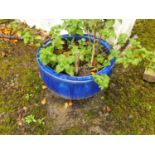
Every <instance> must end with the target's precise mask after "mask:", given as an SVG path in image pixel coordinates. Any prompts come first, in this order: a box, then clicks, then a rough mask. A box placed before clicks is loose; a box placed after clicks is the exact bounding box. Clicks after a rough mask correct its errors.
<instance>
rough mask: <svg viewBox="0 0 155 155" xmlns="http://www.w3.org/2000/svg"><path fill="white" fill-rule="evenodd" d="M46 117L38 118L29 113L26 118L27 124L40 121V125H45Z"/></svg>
mask: <svg viewBox="0 0 155 155" xmlns="http://www.w3.org/2000/svg"><path fill="white" fill-rule="evenodd" d="M44 119H45V118H39V119H36V118H35V116H34V115H32V114H31V115H28V116H26V117H25V118H24V120H25V122H26V123H27V124H32V123H38V124H39V125H44V124H45V122H44Z"/></svg>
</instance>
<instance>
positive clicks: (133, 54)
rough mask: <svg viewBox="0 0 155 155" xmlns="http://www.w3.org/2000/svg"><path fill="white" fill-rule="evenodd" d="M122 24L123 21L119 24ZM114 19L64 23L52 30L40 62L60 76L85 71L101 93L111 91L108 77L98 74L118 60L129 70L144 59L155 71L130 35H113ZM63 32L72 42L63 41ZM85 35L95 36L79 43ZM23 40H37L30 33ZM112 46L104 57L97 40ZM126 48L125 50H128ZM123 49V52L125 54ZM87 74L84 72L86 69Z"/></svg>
mask: <svg viewBox="0 0 155 155" xmlns="http://www.w3.org/2000/svg"><path fill="white" fill-rule="evenodd" d="M118 21H119V22H120V23H121V20H118ZM115 22H116V20H114V19H83V20H81V19H78V20H77V19H70V20H64V22H63V24H62V25H57V26H54V27H52V28H51V31H50V37H51V39H52V43H51V44H49V45H48V46H47V47H43V48H42V49H41V50H40V60H41V62H42V63H43V64H44V65H49V66H50V67H52V68H53V69H54V70H55V71H56V72H57V73H66V74H68V75H71V76H74V75H80V73H81V70H82V69H83V68H84V67H85V68H87V70H88V71H86V74H85V75H87V74H90V73H92V74H93V78H94V81H95V82H96V83H97V84H98V85H99V87H100V89H105V88H107V87H108V84H109V81H110V78H109V77H108V76H107V75H98V74H96V72H97V71H98V70H99V69H101V68H103V67H105V66H108V65H110V60H111V59H112V58H116V63H117V64H123V66H124V67H125V68H126V67H128V66H130V65H137V64H139V63H140V62H141V61H143V60H144V59H145V60H147V61H150V60H151V61H152V63H150V65H149V66H150V67H151V68H152V69H154V61H153V59H152V55H151V52H150V51H148V50H146V49H145V48H144V47H142V46H141V44H140V42H139V41H137V40H136V39H133V38H130V39H129V40H128V45H127V46H126V42H127V35H126V34H124V33H123V34H120V35H119V36H117V35H116V34H115V31H114V24H115ZM61 30H66V31H67V32H68V34H69V35H70V36H72V39H71V40H67V39H63V38H62V36H61V35H60V33H61ZM84 33H87V34H91V35H93V37H94V39H93V40H91V39H90V40H86V39H81V40H76V38H75V35H83V34H84ZM22 36H23V38H24V42H25V43H30V42H35V37H33V36H31V34H30V33H29V32H27V31H23V33H22ZM116 37H117V40H118V41H117V43H116V42H111V46H112V48H111V50H110V51H109V55H107V54H105V52H104V49H103V47H102V46H101V45H100V40H99V39H98V38H103V39H105V40H107V41H111V40H115V39H116ZM125 46H126V47H125ZM122 49H123V50H122ZM83 70H84V69H83Z"/></svg>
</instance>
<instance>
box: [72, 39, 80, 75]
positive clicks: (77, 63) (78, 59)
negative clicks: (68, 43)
mask: <svg viewBox="0 0 155 155" xmlns="http://www.w3.org/2000/svg"><path fill="white" fill-rule="evenodd" d="M74 42H75V36H73V43H74ZM79 64H80V53H78V54H75V74H76V75H78V73H79Z"/></svg>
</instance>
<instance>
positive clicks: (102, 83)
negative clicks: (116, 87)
mask: <svg viewBox="0 0 155 155" xmlns="http://www.w3.org/2000/svg"><path fill="white" fill-rule="evenodd" d="M92 76H93V78H94V81H95V82H96V83H97V84H98V85H99V87H100V89H101V90H104V89H106V88H108V86H109V82H110V77H109V76H108V75H106V74H103V75H98V74H93V75H92Z"/></svg>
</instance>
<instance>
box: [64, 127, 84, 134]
mask: <svg viewBox="0 0 155 155" xmlns="http://www.w3.org/2000/svg"><path fill="white" fill-rule="evenodd" d="M63 134H65V135H85V134H86V130H84V129H83V128H80V127H71V128H68V129H65V130H64V131H63Z"/></svg>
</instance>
